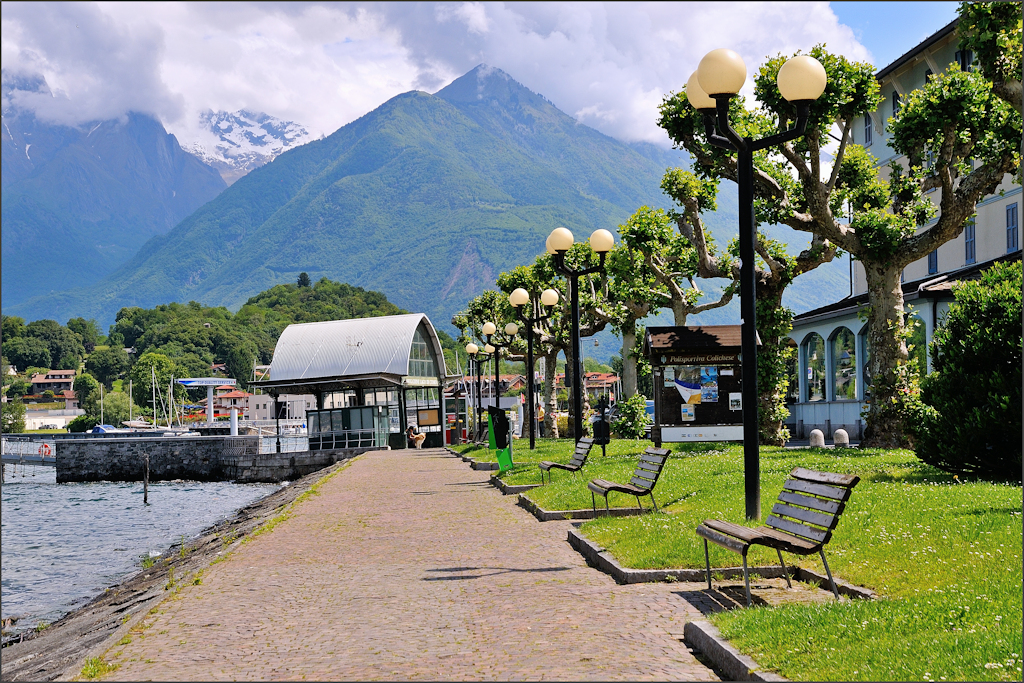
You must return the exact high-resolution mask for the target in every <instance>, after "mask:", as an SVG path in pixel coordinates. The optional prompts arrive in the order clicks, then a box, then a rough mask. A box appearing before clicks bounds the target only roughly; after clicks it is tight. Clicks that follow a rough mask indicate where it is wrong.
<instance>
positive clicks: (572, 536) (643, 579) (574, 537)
mask: <svg viewBox="0 0 1024 683" xmlns="http://www.w3.org/2000/svg"><path fill="white" fill-rule="evenodd" d="M567 540H568V541H569V545H571V546H572V547H573V548H574V549H575V550H576V552H578V553H579V554H580V555H583V557H584V559H586V560H587V561H588V562H589V563H590V564H592V565H593V566H595V567H597V568H598V569H600V570H601V571H603V572H605V573H606V574H610V575H611V577H612V578H613V579H615V582H616V583H656V582H659V581H696V582H700V581H704V580H705V576H704V570H703V569H628V568H626V567H623V566H622V565H620V564H619V563H618V562H616V561H615V558H614V557H613V556H612V554H611V553H609V552H608V551H607V550H605V549H604V548H602V547H601V546H599V545H597V544H596V543H594V542H593V541H591V540H590V539H588V538H586V537H585V536H583V534H581V533H580V532H579V531H578V530H577V529H569V538H568V539H567ZM714 572H715V574H719V575H722V576H724V577H726V578H730V579H732V578H736V577H742V576H743V568H742V567H725V568H718V569H715V570H714ZM750 573H751V574H753V575H755V576H760V577H761V578H764V579H778V578H782V567H751V568H750ZM837 585H838V584H837Z"/></svg>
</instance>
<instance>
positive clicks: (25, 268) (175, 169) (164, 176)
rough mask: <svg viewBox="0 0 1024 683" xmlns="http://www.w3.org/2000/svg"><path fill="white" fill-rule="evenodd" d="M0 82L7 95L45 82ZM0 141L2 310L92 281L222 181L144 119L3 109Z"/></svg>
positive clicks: (201, 201)
mask: <svg viewBox="0 0 1024 683" xmlns="http://www.w3.org/2000/svg"><path fill="white" fill-rule="evenodd" d="M4 78H5V82H4V99H5V100H6V99H7V95H8V94H9V93H10V91H11V90H12V89H13V88H15V87H20V88H21V89H25V88H35V89H38V88H40V87H44V85H43V84H42V83H41V82H33V83H21V82H12V81H11V79H9V78H8V76H7V74H4ZM0 137H2V150H3V172H2V174H0V177H2V182H3V201H2V213H3V215H2V220H3V233H2V240H3V241H2V253H3V271H2V292H3V306H4V309H5V310H7V309H8V307H11V306H16V305H18V304H20V303H22V302H24V301H26V300H27V299H29V298H30V297H33V296H36V295H40V294H44V293H46V292H53V291H61V290H68V289H71V288H74V287H82V286H83V285H89V284H92V283H95V282H97V281H98V280H100V279H101V278H103V277H104V276H106V275H109V274H110V273H112V272H113V271H114V270H115V269H117V268H118V267H119V266H121V265H123V264H124V263H125V262H126V261H127V260H128V259H129V258H131V257H132V256H133V255H134V254H135V253H136V252H137V251H138V250H139V248H140V247H141V246H142V245H143V244H144V243H145V242H146V240H148V239H149V238H151V237H153V236H154V235H159V234H161V233H166V232H167V231H169V230H170V229H171V228H173V227H174V226H175V225H177V224H178V223H179V222H180V221H181V220H182V219H183V218H185V217H186V216H188V215H189V214H191V213H192V212H193V211H195V210H196V209H197V208H199V207H200V206H202V205H203V204H205V203H206V202H207V201H209V200H210V199H212V198H214V197H216V196H217V194H219V193H220V192H221V191H222V190H223V189H224V188H225V187H226V185H225V183H224V181H223V180H222V179H221V178H220V176H219V175H218V174H217V172H216V171H214V170H213V169H212V168H210V167H209V166H206V165H205V164H203V163H202V162H201V161H199V160H198V159H196V158H195V157H194V156H192V155H191V154H188V153H186V152H185V151H183V150H182V149H181V148H180V146H179V145H178V142H177V140H176V139H175V138H174V136H173V135H168V134H167V131H166V130H164V128H163V126H162V125H161V124H160V123H159V122H158V121H156V120H155V119H153V118H151V117H149V116H144V115H139V114H129V115H128V116H127V117H125V119H124V120H121V121H118V120H112V121H102V122H96V123H93V124H90V125H89V126H86V127H84V128H82V129H79V128H72V127H68V126H60V125H53V124H47V123H44V122H41V121H39V120H38V119H36V118H35V116H34V115H33V114H31V113H30V112H24V111H18V110H17V109H14V108H10V109H8V110H6V111H4V113H3V130H2V135H0ZM20 310H24V311H29V310H32V307H28V308H23V309H20ZM83 310H84V309H83ZM50 312H51V311H42V310H41V311H40V314H41V315H44V316H45V315H48V314H49V313H50ZM62 319H64V318H62Z"/></svg>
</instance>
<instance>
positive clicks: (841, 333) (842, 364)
mask: <svg viewBox="0 0 1024 683" xmlns="http://www.w3.org/2000/svg"><path fill="white" fill-rule="evenodd" d="M832 387H833V400H835V401H855V400H856V399H857V337H856V336H854V334H853V332H851V331H850V330H848V329H847V328H845V327H841V328H839V329H838V330H837V331H836V333H835V334H834V335H833V336H832Z"/></svg>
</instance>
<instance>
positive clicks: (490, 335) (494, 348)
mask: <svg viewBox="0 0 1024 683" xmlns="http://www.w3.org/2000/svg"><path fill="white" fill-rule="evenodd" d="M481 331H482V332H483V333H484V336H485V337H486V338H487V344H486V345H485V346H484V351H487V352H488V353H491V354H493V355H494V407H495V408H501V405H500V404H499V401H498V392H499V391H500V386H501V382H500V378H499V375H498V373H499V371H500V366H501V350H502V349H506V348H508V347H509V346H511V345H512V337H514V336H516V333H517V332H519V326H518V325H516V324H515V323H509V324H507V325H505V336H506V337H507V338H508V341H506V342H505V343H504V344H499V343H498V340H497V339H495V338H494V337H495V335H496V334H497V332H498V328H497V327H496V326H495V324H494V323H492V322H486V323H484V324H483V328H482V329H481Z"/></svg>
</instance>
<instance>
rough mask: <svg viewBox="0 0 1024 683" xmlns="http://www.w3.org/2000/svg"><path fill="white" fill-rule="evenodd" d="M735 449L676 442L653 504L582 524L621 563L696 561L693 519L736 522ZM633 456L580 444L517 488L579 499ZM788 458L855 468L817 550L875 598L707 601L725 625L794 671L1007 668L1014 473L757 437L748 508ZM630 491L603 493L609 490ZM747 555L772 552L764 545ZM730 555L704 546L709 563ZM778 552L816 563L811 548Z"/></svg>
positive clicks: (542, 498) (954, 674) (1014, 625)
mask: <svg viewBox="0 0 1024 683" xmlns="http://www.w3.org/2000/svg"><path fill="white" fill-rule="evenodd" d="M626 443H632V444H633V452H634V453H637V452H639V451H640V450H642V447H643V446H645V445H646V444H639V445H637V444H636V442H626ZM570 448H571V446H570V445H569V444H566V445H564V446H563V447H562V450H563V458H565V459H568V456H569V449H570ZM552 459H554V458H552ZM742 462H743V458H742V452H741V450H740V448H739V447H738V446H732V445H730V446H722V445H718V446H715V445H709V444H701V445H682V444H680V445H677V446H675V448H674V453H673V456H672V457H671V458H670V459H669V462H668V464H667V465H666V468H665V471H664V473H663V474H662V478H661V481H659V483H658V486H657V488H656V489H655V492H656V497H657V500H658V504H659V505H663V506H665V512H664V513H663V514H657V515H655V514H650V515H644V516H642V517H620V518H608V519H597V520H594V521H591V522H587V523H586V524H585V525H584V526H583V532H584V533H585V534H586V535H587V536H588V537H589V538H591V539H593V540H594V541H596V542H597V543H600V544H601V545H603V546H604V547H605V548H607V549H608V550H610V551H611V552H612V554H613V555H615V557H616V558H617V559H618V561H619V562H621V563H622V564H623V565H625V566H628V567H635V568H670V567H701V566H703V563H704V546H703V542H702V541H701V540H700V538H699V537H698V536H697V535H696V534H695V533H694V531H693V530H694V528H695V527H696V526H697V525H698V524H699V523H700V521H701V520H703V519H705V518H709V517H714V518H721V519H727V520H730V521H734V522H738V523H743V465H742ZM634 464H635V455H633V456H632V458H630V457H629V456H626V455H617V456H611V455H610V456H609V457H608V458H604V459H602V458H600V457H598V458H596V459H594V458H593V456H592V460H591V461H589V462H588V464H587V466H586V467H585V468H584V471H583V472H582V473H581V475H575V476H574V475H567V474H563V475H562V477H559V476H558V474H556V475H555V481H554V483H553V484H551V485H550V486H545V487H542V488H539V489H534V490H533V491H530V492H529V493H528V494H527V495H528V496H529V497H530V498H531V499H533V500H534V501H536V502H537V503H538V504H540V505H541V506H542V507H544V508H546V509H571V508H579V507H588V506H589V505H590V495H589V492H588V491H587V489H586V482H587V480H589V479H592V478H595V477H603V478H606V479H612V480H615V481H628V478H627V477H628V475H629V472H630V471H631V470H632V467H633V465H634ZM797 465H799V466H802V467H809V468H812V469H820V470H827V471H832V472H842V473H853V474H857V475H859V476H860V477H861V478H862V482H861V483H860V484H859V485H858V486H857V488H855V489H854V491H853V496H852V498H851V500H850V504H849V505H848V507H847V509H846V512H844V513H843V517H842V519H841V521H840V524H839V528H838V530H837V531H836V534H835V536H834V538H833V539H832V541H831V542H830V544H829V545H828V546H827V547H826V553H828V557H829V563H830V565H831V567H832V570H833V572H835V573H836V574H837V575H839V576H841V577H842V578H844V579H846V580H848V581H851V582H853V583H855V584H858V585H862V586H867V587H869V588H872V589H873V590H875V591H877V592H878V593H879V594H880V595H881V596H882V597H883V599H881V600H877V601H871V602H862V601H855V602H843V603H831V602H830V603H826V604H822V605H814V606H804V605H788V606H782V607H774V608H772V607H757V608H754V609H741V610H736V611H733V612H729V613H723V614H718V615H715V616H714V617H713V618H712V620H713V621H714V622H715V623H716V624H717V625H718V627H719V628H720V629H721V630H722V632H723V634H724V635H725V636H726V637H727V638H729V639H730V640H731V641H732V642H733V643H734V644H735V645H737V647H739V648H740V649H741V650H742V651H744V652H745V653H747V654H749V655H751V656H753V657H754V658H755V659H756V660H757V661H758V662H759V663H760V664H761V665H762V666H765V667H769V668H771V669H774V670H776V671H778V672H779V673H781V674H782V675H783V676H786V677H787V678H793V679H798V680H799V679H803V680H935V681H939V680H1021V636H1020V634H1021V632H1022V628H1024V624H1022V606H1021V585H1022V584H1021V582H1022V553H1021V545H1022V540H1024V535H1022V528H1021V487H1020V486H1018V485H1012V486H1010V485H1003V484H994V483H989V482H960V481H958V480H957V479H955V478H954V477H950V476H948V475H945V474H943V473H941V472H939V471H937V470H935V469H933V468H931V467H929V466H927V465H925V464H923V463H921V462H920V461H919V460H917V458H916V457H914V454H913V453H912V452H910V451H900V450H893V451H884V450H843V451H837V450H831V449H820V450H819V449H814V450H785V449H776V448H763V449H762V452H761V491H762V494H761V495H762V512H767V511H768V510H769V509H770V508H771V505H772V502H773V501H774V499H775V497H776V496H777V495H778V492H779V490H780V489H781V486H782V483H783V481H784V480H785V478H786V475H787V474H788V472H789V471H790V470H791V469H792V468H793V467H795V466H797ZM523 476H525V473H524V475H523ZM515 477H516V473H511V475H510V476H509V479H515ZM509 483H516V482H514V481H509ZM631 500H632V499H629V498H627V497H626V496H622V497H620V498H615V497H614V494H613V498H612V504H613V505H615V504H616V503H618V504H620V505H627V504H629V503H630V502H631ZM632 502H633V503H634V505H635V501H632ZM752 526H753V525H752ZM750 557H751V561H752V564H754V565H758V564H775V563H776V562H777V559H776V558H775V557H774V552H767V551H765V550H764V549H758V548H755V549H753V550H752V551H751V553H750ZM738 559H739V556H738V555H736V554H735V553H731V552H728V551H725V550H723V549H720V548H716V547H714V546H712V550H711V563H712V565H713V566H718V567H724V566H735V565H737V564H738ZM790 560H792V561H793V562H794V563H797V564H800V565H801V566H806V567H809V568H814V569H818V570H821V567H820V562H819V560H817V559H816V558H815V557H807V558H796V557H794V556H788V557H787V562H788V561H790Z"/></svg>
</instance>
